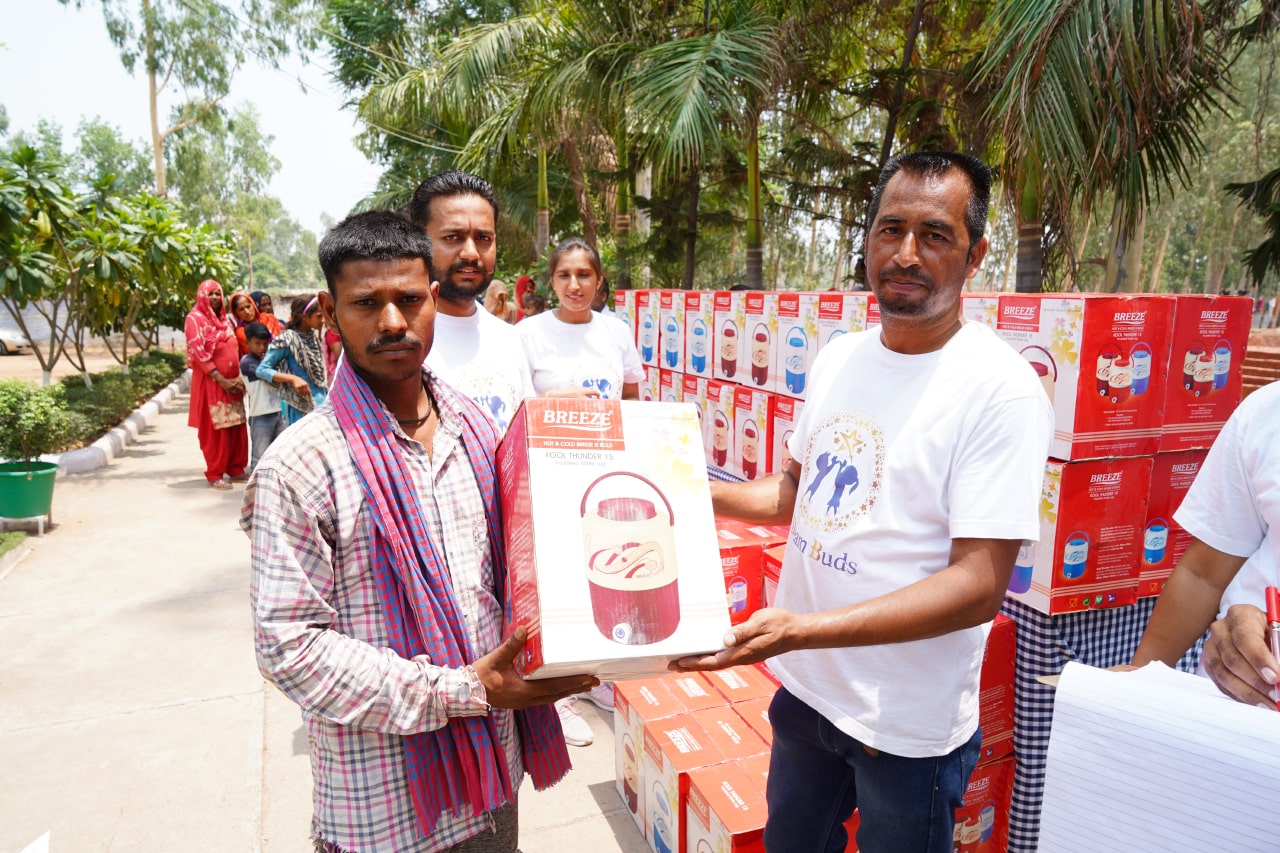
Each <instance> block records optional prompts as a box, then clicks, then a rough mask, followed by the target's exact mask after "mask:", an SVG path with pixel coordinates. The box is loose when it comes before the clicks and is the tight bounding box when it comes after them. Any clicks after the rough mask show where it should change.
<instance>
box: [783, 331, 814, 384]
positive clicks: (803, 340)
mask: <svg viewBox="0 0 1280 853" xmlns="http://www.w3.org/2000/svg"><path fill="white" fill-rule="evenodd" d="M808 360H809V336H808V335H807V334H805V331H804V329H802V328H800V327H799V326H792V327H791V330H790V331H789V332H787V354H786V358H785V359H784V361H783V364H784V366H785V368H786V377H785V378H786V381H787V390H788V391H790V392H791V393H792V394H796V395H799V394H803V393H804V379H805V374H806V370H805V368H806V366H807V363H808Z"/></svg>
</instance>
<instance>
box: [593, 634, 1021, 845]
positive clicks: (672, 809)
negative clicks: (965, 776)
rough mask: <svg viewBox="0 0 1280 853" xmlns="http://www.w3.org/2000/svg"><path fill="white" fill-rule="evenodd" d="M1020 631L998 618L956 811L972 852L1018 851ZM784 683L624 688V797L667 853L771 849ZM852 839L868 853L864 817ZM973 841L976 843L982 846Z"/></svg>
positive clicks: (745, 678)
mask: <svg viewBox="0 0 1280 853" xmlns="http://www.w3.org/2000/svg"><path fill="white" fill-rule="evenodd" d="M1014 644H1015V637H1014V623H1013V622H1012V621H1011V620H1010V619H1008V618H1006V617H1004V616H1000V617H997V619H996V620H995V622H994V623H992V625H991V629H990V633H989V635H988V638H987V648H986V653H985V655H984V657H983V663H982V677H981V692H980V695H979V703H980V725H981V726H982V746H981V750H982V752H981V758H980V759H979V762H978V766H977V769H975V770H974V772H973V775H972V776H971V777H970V780H969V787H968V790H967V791H966V793H965V799H964V806H963V807H962V808H961V809H959V810H957V812H956V825H955V832H956V839H957V845H960V844H961V843H962V842H963V844H964V845H967V846H958V847H957V849H963V850H964V851H965V852H966V853H996V851H1002V850H1004V849H1005V848H1006V846H1007V842H1008V827H1009V800H1010V796H1011V794H1012V790H1013V766H1014V759H1013V668H1014ZM776 690H777V682H776V681H775V680H774V678H773V676H772V675H771V674H770V673H769V670H768V668H767V667H766V666H764V665H757V666H738V667H732V668H730V669H726V670H722V671H720V672H708V673H685V674H679V675H677V674H668V675H662V676H657V677H654V678H644V679H634V680H630V681H619V682H617V683H616V684H615V685H614V762H615V776H616V780H615V782H616V786H617V789H618V794H619V796H621V798H622V801H623V803H624V804H625V805H626V807H627V811H628V812H629V813H630V814H631V816H632V819H633V820H635V822H636V826H637V827H639V829H640V832H641V833H642V834H643V835H644V837H645V840H646V841H648V842H649V846H650V847H651V848H652V849H653V850H654V851H655V853H677V851H682V853H708V851H714V853H757V852H758V851H763V850H764V842H763V832H764V824H765V819H766V818H767V816H768V806H767V804H766V802H765V790H766V784H767V782H768V776H769V750H770V747H771V746H772V744H773V729H772V727H771V726H770V725H769V715H768V710H769V703H770V702H771V701H772V698H773V694H774V692H775V691H776ZM846 826H847V827H848V829H849V832H850V835H849V843H848V846H847V848H846V850H848V851H856V850H857V849H858V847H857V841H856V837H855V833H856V831H857V826H858V815H857V812H855V813H854V815H853V817H852V818H851V819H850V820H849V822H848V824H846ZM970 836H972V837H970Z"/></svg>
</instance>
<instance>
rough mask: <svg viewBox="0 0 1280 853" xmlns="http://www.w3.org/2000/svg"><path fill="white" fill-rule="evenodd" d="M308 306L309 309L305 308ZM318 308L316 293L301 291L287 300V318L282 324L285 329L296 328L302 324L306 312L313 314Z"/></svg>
mask: <svg viewBox="0 0 1280 853" xmlns="http://www.w3.org/2000/svg"><path fill="white" fill-rule="evenodd" d="M329 286H330V288H332V287H333V285H329ZM308 306H311V310H310V311H308V310H307V307H308ZM319 310H320V306H319V303H317V302H316V295H315V294H314V293H303V294H301V295H299V296H295V297H293V299H291V300H290V301H289V319H288V321H287V322H286V323H285V324H284V327H285V328H286V329H295V330H296V329H297V328H298V327H299V326H301V325H302V318H303V317H305V316H306V315H308V314H313V313H315V312H316V311H319Z"/></svg>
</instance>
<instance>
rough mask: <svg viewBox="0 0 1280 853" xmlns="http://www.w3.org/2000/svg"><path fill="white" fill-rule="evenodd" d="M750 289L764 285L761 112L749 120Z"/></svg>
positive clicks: (748, 229)
mask: <svg viewBox="0 0 1280 853" xmlns="http://www.w3.org/2000/svg"><path fill="white" fill-rule="evenodd" d="M746 147H747V281H746V284H747V289H748V290H763V289H764V228H763V226H762V222H761V219H762V217H761V210H760V116H759V114H758V113H757V114H756V115H754V116H751V117H749V118H748V121H747V138H746Z"/></svg>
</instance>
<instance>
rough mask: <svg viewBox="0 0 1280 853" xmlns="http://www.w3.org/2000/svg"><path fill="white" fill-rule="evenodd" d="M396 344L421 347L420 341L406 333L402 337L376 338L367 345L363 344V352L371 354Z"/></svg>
mask: <svg viewBox="0 0 1280 853" xmlns="http://www.w3.org/2000/svg"><path fill="white" fill-rule="evenodd" d="M396 344H409V345H410V346H415V347H416V346H421V345H422V341H420V340H418V339H417V338H416V337H414V336H413V335H410V334H408V333H406V334H403V335H396V336H395V337H385V338H376V339H374V340H372V341H370V342H369V343H367V344H365V348H364V351H365V352H367V353H372V352H374V351H376V350H380V349H382V348H383V347H389V346H395V345H396Z"/></svg>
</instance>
